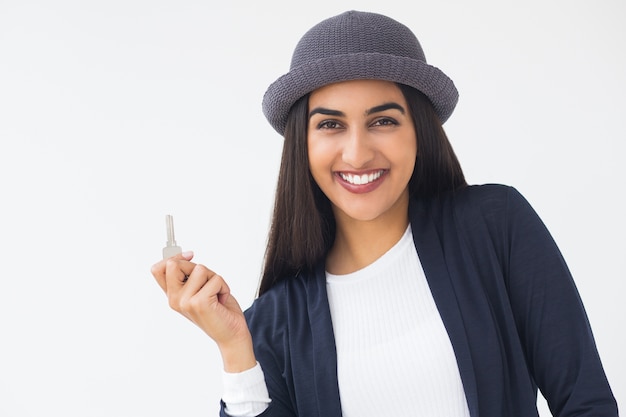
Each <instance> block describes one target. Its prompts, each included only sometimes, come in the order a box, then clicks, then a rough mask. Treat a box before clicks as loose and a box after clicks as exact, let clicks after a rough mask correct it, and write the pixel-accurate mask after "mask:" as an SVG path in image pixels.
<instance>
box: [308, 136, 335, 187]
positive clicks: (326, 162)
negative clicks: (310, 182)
mask: <svg viewBox="0 0 626 417" xmlns="http://www.w3.org/2000/svg"><path fill="white" fill-rule="evenodd" d="M307 151H308V157H309V169H310V170H311V173H312V174H313V177H314V178H315V180H316V181H318V178H317V177H316V175H320V174H321V173H324V172H330V166H331V163H332V157H331V155H332V152H331V150H330V149H329V147H328V145H327V144H325V142H324V141H319V140H309V141H308V142H307Z"/></svg>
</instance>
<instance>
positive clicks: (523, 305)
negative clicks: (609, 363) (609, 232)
mask: <svg viewBox="0 0 626 417" xmlns="http://www.w3.org/2000/svg"><path fill="white" fill-rule="evenodd" d="M506 213H507V214H506V215H507V218H506V231H505V233H504V235H505V238H506V239H508V242H507V243H508V248H509V253H508V265H507V267H508V274H507V285H508V289H509V297H510V303H511V307H512V310H513V314H514V318H515V321H516V326H517V330H518V333H519V335H520V340H521V343H522V345H523V348H524V350H525V354H526V360H527V364H528V367H529V370H530V372H531V374H532V376H533V378H534V380H535V382H536V384H537V386H538V387H539V389H540V390H541V392H542V394H543V395H544V397H545V398H546V400H547V402H548V406H549V407H550V410H551V412H552V414H553V415H554V416H559V417H565V416H617V415H618V412H617V404H616V401H615V398H614V396H613V394H612V392H611V389H610V387H609V384H608V381H607V379H606V376H605V373H604V370H603V367H602V364H601V361H600V357H599V355H598V352H597V349H596V345H595V341H594V338H593V334H592V331H591V327H590V325H589V321H588V318H587V315H586V313H585V310H584V307H583V304H582V301H581V298H580V296H579V293H578V291H577V289H576V286H575V284H574V281H573V279H572V276H571V274H570V271H569V269H568V267H567V265H566V263H565V261H564V259H563V257H562V255H561V253H560V251H559V249H558V248H557V245H556V243H555V242H554V240H553V238H552V237H551V235H550V234H549V232H548V230H547V229H546V227H545V225H544V224H543V222H542V221H541V220H540V218H539V217H538V215H537V214H536V212H535V211H534V210H533V209H532V208H531V206H530V205H529V203H528V202H527V201H526V200H525V199H524V197H522V195H521V194H520V193H518V192H517V191H516V190H515V189H513V188H510V190H509V193H508V199H507V211H506Z"/></svg>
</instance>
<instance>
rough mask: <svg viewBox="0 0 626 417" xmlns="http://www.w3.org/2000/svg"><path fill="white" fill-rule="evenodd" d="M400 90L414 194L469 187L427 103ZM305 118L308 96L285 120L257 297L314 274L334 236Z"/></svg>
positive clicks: (409, 91)
mask: <svg viewBox="0 0 626 417" xmlns="http://www.w3.org/2000/svg"><path fill="white" fill-rule="evenodd" d="M398 86H399V87H400V89H401V90H402V93H403V94H404V97H405V99H406V101H407V105H408V107H409V111H410V113H411V115H412V118H413V124H414V126H415V132H416V136H417V142H418V152H417V158H416V163H415V169H414V171H413V175H412V176H411V179H410V180H409V192H410V194H411V195H412V196H417V197H420V198H426V197H433V196H437V195H440V194H441V193H443V192H446V191H452V190H456V189H459V188H461V187H464V186H466V185H467V183H466V182H465V177H464V175H463V171H462V169H461V165H460V164H459V161H458V159H457V157H456V155H455V154H454V151H453V149H452V145H451V144H450V142H449V141H448V137H447V136H446V134H445V131H444V130H443V126H442V125H441V121H440V120H439V117H438V116H437V114H436V113H435V111H434V109H433V107H432V105H431V103H430V101H429V100H428V98H426V96H425V95H424V94H422V93H421V92H419V91H417V90H416V89H414V88H412V87H408V86H405V85H401V84H399V85H398ZM307 115H308V95H306V96H304V97H302V98H301V99H300V100H298V101H297V102H296V103H295V104H294V105H293V106H292V108H291V110H290V112H289V117H288V119H287V126H286V128H285V134H284V136H285V142H284V145H283V155H282V162H281V165H280V170H279V174H278V185H277V187H276V197H275V202H274V213H273V216H272V223H271V226H270V231H269V238H268V244H267V251H266V253H265V265H264V269H263V275H262V277H261V282H260V285H259V291H258V293H259V296H260V295H262V294H263V293H265V292H266V291H267V290H269V289H270V288H271V287H272V286H273V285H274V284H276V283H277V282H279V281H281V280H283V279H286V278H289V277H293V276H295V275H297V274H298V273H300V272H301V271H308V270H311V269H312V268H313V267H314V265H315V264H316V263H317V262H319V261H320V260H322V259H324V258H325V256H326V254H327V253H328V251H329V250H330V248H331V246H332V244H333V240H334V237H335V218H334V216H333V212H332V208H331V204H330V201H329V200H328V198H327V197H326V196H325V195H324V193H323V192H322V191H321V190H320V188H319V187H318V185H317V183H316V182H315V180H314V179H313V176H312V175H311V172H310V170H309V157H308V152H307V126H308V120H307Z"/></svg>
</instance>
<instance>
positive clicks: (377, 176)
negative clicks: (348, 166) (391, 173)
mask: <svg viewBox="0 0 626 417" xmlns="http://www.w3.org/2000/svg"><path fill="white" fill-rule="evenodd" d="M386 173H387V170H385V169H379V170H375V171H369V172H364V173H361V174H359V173H352V172H336V173H335V175H336V176H337V178H338V180H339V181H338V182H339V184H341V185H342V186H343V187H344V188H345V189H346V190H348V191H350V192H352V193H356V194H362V193H368V192H370V191H373V190H375V189H376V188H378V186H379V185H380V184H381V183H382V178H384V176H385V174H386Z"/></svg>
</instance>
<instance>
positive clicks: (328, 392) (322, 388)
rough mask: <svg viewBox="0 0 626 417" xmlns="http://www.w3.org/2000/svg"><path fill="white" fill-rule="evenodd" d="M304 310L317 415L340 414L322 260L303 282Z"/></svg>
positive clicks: (332, 337)
mask: <svg viewBox="0 0 626 417" xmlns="http://www.w3.org/2000/svg"><path fill="white" fill-rule="evenodd" d="M306 287H307V292H308V293H307V309H308V313H309V322H310V324H311V337H312V342H313V371H314V378H315V381H314V387H315V393H316V397H317V404H318V411H319V415H320V417H335V416H336V417H340V416H341V414H342V413H341V401H340V398H339V383H338V381H337V349H336V346H335V335H334V333H333V326H332V320H331V316H330V307H329V304H328V293H327V292H326V274H325V269H324V263H323V262H320V263H319V264H318V265H317V267H316V268H315V270H314V271H313V273H311V274H309V279H308V283H307V286H306Z"/></svg>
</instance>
